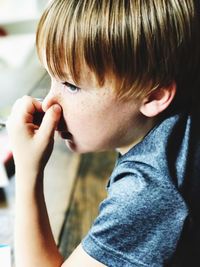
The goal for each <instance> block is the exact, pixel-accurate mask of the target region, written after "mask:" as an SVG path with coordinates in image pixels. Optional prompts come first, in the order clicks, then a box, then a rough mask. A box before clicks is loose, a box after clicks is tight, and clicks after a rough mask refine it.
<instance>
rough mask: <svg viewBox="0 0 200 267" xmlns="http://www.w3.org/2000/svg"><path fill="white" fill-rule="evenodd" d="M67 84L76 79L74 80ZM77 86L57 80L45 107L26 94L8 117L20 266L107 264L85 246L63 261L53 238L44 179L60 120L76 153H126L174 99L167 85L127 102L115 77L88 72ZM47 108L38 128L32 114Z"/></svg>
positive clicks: (18, 265) (56, 266) (16, 250)
mask: <svg viewBox="0 0 200 267" xmlns="http://www.w3.org/2000/svg"><path fill="white" fill-rule="evenodd" d="M88 77H89V78H88ZM65 82H66V81H65ZM67 82H70V83H73V81H72V80H68V81H67ZM78 86H79V87H80V88H81V89H78V90H76V89H75V88H74V87H71V86H69V84H66V83H65V85H63V84H62V83H61V81H56V80H55V79H54V78H52V86H51V89H50V92H49V94H48V95H47V97H46V98H45V100H44V102H43V104H42V105H41V103H40V102H38V101H37V100H35V99H33V98H31V97H29V96H24V97H23V98H21V99H19V100H17V102H16V103H15V105H14V107H13V110H12V112H11V115H10V118H9V120H8V123H7V129H8V133H9V137H10V143H11V147H12V151H13V155H14V160H15V166H16V211H17V212H16V219H15V259H16V267H35V266H41V267H43V266H44V267H60V266H62V267H83V266H87V267H103V266H105V265H103V264H102V263H100V262H98V261H96V260H95V259H93V258H92V257H90V256H89V255H88V254H87V253H86V252H85V251H84V250H83V248H82V246H81V245H79V246H78V247H77V248H76V249H75V250H74V252H73V253H72V255H71V256H70V257H69V258H68V259H67V260H66V261H64V259H63V258H62V256H61V255H60V253H59V251H58V249H57V246H56V244H55V241H54V238H53V234H52V231H51V227H50V223H49V218H48V214H47V209H46V205H45V199H44V193H43V179H44V168H45V166H46V164H47V162H48V160H49V157H50V155H51V153H52V150H53V144H54V133H55V131H56V129H58V125H59V122H60V120H61V118H64V121H65V127H64V128H63V129H62V131H63V132H64V133H66V132H70V134H71V138H70V140H66V144H67V146H68V147H69V148H70V149H71V150H72V151H74V152H78V153H85V152H89V151H102V150H108V149H115V148H117V149H118V150H119V152H120V153H121V154H124V153H126V152H127V151H128V150H129V149H130V147H132V146H133V145H135V144H137V143H138V142H139V141H140V140H142V139H143V138H144V136H145V135H146V134H147V132H148V131H149V130H150V129H151V128H152V127H153V126H154V124H155V120H154V117H155V116H156V115H157V114H158V113H160V112H161V111H162V110H163V109H165V108H166V107H167V106H168V105H169V103H170V102H171V99H173V94H171V93H170V92H173V90H168V89H166V90H162V91H161V93H162V94H160V93H159V94H158V96H156V94H155V95H154V97H153V98H152V97H151V99H153V100H151V101H148V99H147V100H145V99H143V100H140V101H139V100H137V101H136V100H135V99H129V100H128V101H126V102H122V101H120V100H119V99H118V98H116V94H115V91H114V88H113V86H112V79H107V80H106V83H105V86H104V87H102V88H98V86H97V83H96V81H95V78H94V76H93V75H92V73H90V72H88V71H87V72H85V75H84V76H83V78H82V79H81V84H80V85H78ZM72 89H73V90H72ZM42 110H44V111H45V115H44V118H43V121H42V123H41V125H40V126H39V127H38V126H37V125H35V124H33V116H34V113H35V111H42ZM150 111H151V112H150ZM150 113H151V116H149V117H148V116H147V115H148V114H150ZM62 134H63V133H62ZM30 229H31V231H30ZM27 244H28V245H27Z"/></svg>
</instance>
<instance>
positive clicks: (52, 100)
mask: <svg viewBox="0 0 200 267" xmlns="http://www.w3.org/2000/svg"><path fill="white" fill-rule="evenodd" d="M59 99H60V98H59V95H56V94H55V93H54V92H53V90H52V88H51V89H50V91H49V93H48V94H47V95H46V97H45V98H44V100H43V102H42V109H43V111H44V112H46V111H47V110H48V109H49V108H50V107H51V106H52V105H54V104H59V105H60V101H59ZM66 129H67V126H66V122H65V119H64V117H63V114H62V115H61V118H60V121H59V123H58V127H57V130H58V131H60V132H65V131H66Z"/></svg>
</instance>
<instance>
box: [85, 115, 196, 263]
mask: <svg viewBox="0 0 200 267" xmlns="http://www.w3.org/2000/svg"><path fill="white" fill-rule="evenodd" d="M199 114H200V113H199V112H197V111H196V110H194V111H193V112H181V113H178V114H173V115H171V116H168V117H165V118H164V119H162V120H161V122H160V123H159V124H157V125H156V127H154V128H153V129H152V130H151V131H150V132H149V133H148V134H147V135H146V136H145V138H144V139H143V140H142V141H141V142H140V143H139V144H137V145H136V146H134V147H133V148H132V149H130V150H129V151H128V152H127V153H126V154H124V155H123V156H119V158H118V159H117V162H116V165H115V168H114V170H113V172H112V174H111V177H110V179H109V182H108V186H107V192H108V195H107V198H106V199H105V200H104V201H103V202H102V203H101V204H100V207H99V215H98V217H97V218H96V219H95V221H94V223H93V225H92V227H91V229H90V231H89V233H88V234H87V236H86V237H85V238H84V239H83V241H82V246H83V249H84V250H85V251H86V252H87V253H88V254H89V255H90V256H92V257H93V258H95V259H96V260H98V261H100V262H102V263H103V264H105V265H106V266H109V267H129V266H136V267H142V266H149V267H160V266H175V267H183V266H185V267H186V266H187V267H196V266H200V115H199Z"/></svg>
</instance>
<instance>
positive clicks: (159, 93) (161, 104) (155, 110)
mask: <svg viewBox="0 0 200 267" xmlns="http://www.w3.org/2000/svg"><path fill="white" fill-rule="evenodd" d="M175 94H176V84H175V82H174V83H172V84H171V85H170V86H168V87H160V88H158V89H156V90H155V91H154V92H152V93H151V94H150V95H148V96H147V97H146V98H144V100H143V102H142V104H141V107H140V112H141V113H142V114H143V115H145V116H146V117H154V116H156V115H158V114H160V113H161V112H162V111H164V110H165V109H166V108H167V107H168V106H169V105H170V103H171V102H172V100H173V99H174V96H175Z"/></svg>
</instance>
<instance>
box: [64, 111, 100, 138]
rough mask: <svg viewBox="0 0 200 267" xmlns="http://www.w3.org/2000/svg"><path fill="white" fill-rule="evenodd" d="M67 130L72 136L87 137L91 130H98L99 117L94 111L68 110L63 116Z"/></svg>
mask: <svg viewBox="0 0 200 267" xmlns="http://www.w3.org/2000/svg"><path fill="white" fill-rule="evenodd" d="M64 117H65V120H66V123H67V127H68V130H69V131H70V132H71V133H72V134H73V135H77V134H81V135H88V134H89V133H90V132H91V131H92V129H96V128H99V125H101V123H102V121H101V116H100V115H99V114H98V112H96V111H95V110H94V109H92V108H90V107H89V106H88V107H87V108H84V107H81V108H80V109H79V108H78V107H76V108H74V109H70V108H68V110H67V111H66V113H65V114H64Z"/></svg>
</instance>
